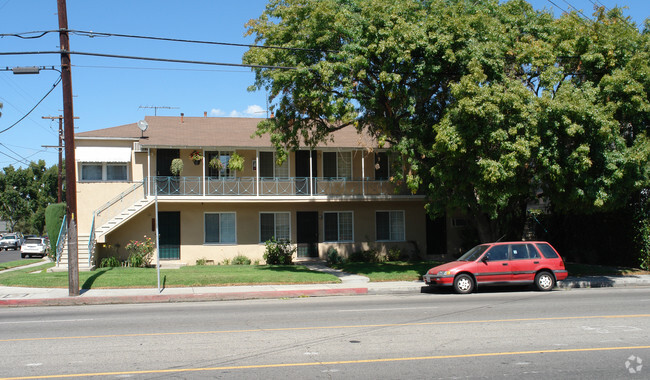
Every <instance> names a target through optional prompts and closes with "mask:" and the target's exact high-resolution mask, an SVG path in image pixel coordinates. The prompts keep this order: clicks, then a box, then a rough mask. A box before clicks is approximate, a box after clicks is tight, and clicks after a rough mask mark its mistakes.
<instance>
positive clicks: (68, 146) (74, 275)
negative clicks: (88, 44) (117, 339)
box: [56, 0, 79, 296]
mask: <svg viewBox="0 0 650 380" xmlns="http://www.w3.org/2000/svg"><path fill="white" fill-rule="evenodd" d="M56 6H57V13H58V15H59V44H60V46H61V83H63V121H64V140H65V189H66V191H65V200H66V220H67V221H68V294H69V295H70V296H78V295H79V249H78V246H77V245H78V239H77V236H78V235H77V183H76V175H75V157H74V118H73V115H74V113H73V111H72V74H71V69H72V68H71V64H70V39H69V36H68V9H67V6H66V2H65V0H57V2H56Z"/></svg>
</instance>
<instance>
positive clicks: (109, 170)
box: [80, 162, 128, 182]
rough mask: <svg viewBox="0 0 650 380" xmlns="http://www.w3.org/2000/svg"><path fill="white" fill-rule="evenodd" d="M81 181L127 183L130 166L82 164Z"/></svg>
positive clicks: (104, 163)
mask: <svg viewBox="0 0 650 380" xmlns="http://www.w3.org/2000/svg"><path fill="white" fill-rule="evenodd" d="M80 177H81V180H82V181H88V182H98V181H107V182H108V181H116V182H117V181H127V180H128V165H127V164H122V163H112V162H111V163H107V162H92V163H89V162H87V163H84V162H82V163H81V176H80Z"/></svg>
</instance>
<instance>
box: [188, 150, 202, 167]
mask: <svg viewBox="0 0 650 380" xmlns="http://www.w3.org/2000/svg"><path fill="white" fill-rule="evenodd" d="M202 159H203V155H202V154H201V153H200V152H199V151H197V150H193V151H192V153H190V160H192V162H194V165H198V164H200V163H201V160H202Z"/></svg>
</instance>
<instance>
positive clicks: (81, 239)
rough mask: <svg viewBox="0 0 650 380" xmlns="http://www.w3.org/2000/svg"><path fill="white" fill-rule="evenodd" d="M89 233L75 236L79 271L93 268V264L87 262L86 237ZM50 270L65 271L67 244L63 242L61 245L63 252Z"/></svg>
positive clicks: (66, 266) (66, 265)
mask: <svg viewBox="0 0 650 380" xmlns="http://www.w3.org/2000/svg"><path fill="white" fill-rule="evenodd" d="M89 238H90V236H89V235H87V234H86V235H79V236H78V238H77V255H78V260H77V262H78V264H77V267H78V268H79V271H80V272H84V271H91V270H93V269H95V265H94V264H92V263H91V264H89V262H88V255H89V252H88V239H89ZM50 271H52V272H67V271H68V244H67V242H66V243H65V246H64V247H63V252H62V253H61V260H59V263H58V264H57V265H56V266H54V267H52V268H51V269H50Z"/></svg>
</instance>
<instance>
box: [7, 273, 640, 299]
mask: <svg viewBox="0 0 650 380" xmlns="http://www.w3.org/2000/svg"><path fill="white" fill-rule="evenodd" d="M38 265H42V263H36V264H32V265H30V266H38ZM301 265H305V266H307V267H308V268H310V269H312V270H317V271H321V272H326V273H331V274H333V275H335V276H337V277H338V278H339V279H341V283H338V284H300V285H244V286H216V287H186V288H164V289H163V290H162V291H161V292H159V291H158V289H156V288H138V289H88V290H86V289H82V290H81V294H80V295H79V296H69V295H68V289H62V288H25V287H9V286H0V307H2V306H5V307H7V306H54V305H59V306H63V305H99V304H119V303H152V302H192V301H218V300H241V299H261V298H291V297H317V296H335V295H360V294H414V293H421V292H423V291H424V290H426V288H427V287H425V286H424V283H423V282H422V281H393V282H369V280H368V278H367V277H364V276H358V275H353V274H349V273H345V272H342V271H340V270H336V269H332V268H329V267H327V266H325V265H323V264H319V263H301ZM30 266H25V267H30ZM25 267H21V269H22V268H25ZM17 269H18V268H13V269H8V270H7V271H11V270H17ZM4 272H6V271H2V272H0V273H4ZM625 286H650V275H640V276H593V277H580V278H571V277H569V278H567V279H566V280H564V281H560V282H559V283H558V288H560V289H571V288H596V287H625Z"/></svg>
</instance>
